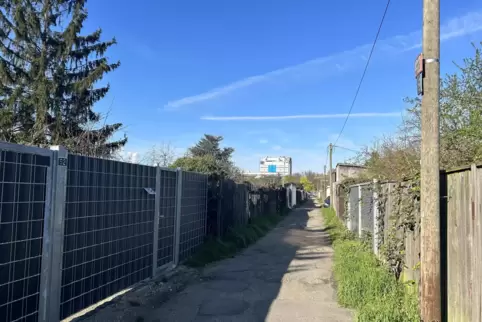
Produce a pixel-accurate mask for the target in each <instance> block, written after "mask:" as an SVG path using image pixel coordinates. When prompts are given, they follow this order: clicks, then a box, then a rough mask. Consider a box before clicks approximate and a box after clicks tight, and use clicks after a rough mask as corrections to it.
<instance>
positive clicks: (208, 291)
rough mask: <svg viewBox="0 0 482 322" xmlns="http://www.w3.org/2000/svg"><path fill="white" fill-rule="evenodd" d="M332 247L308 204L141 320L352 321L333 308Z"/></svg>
mask: <svg viewBox="0 0 482 322" xmlns="http://www.w3.org/2000/svg"><path fill="white" fill-rule="evenodd" d="M331 275H332V248H331V246H330V240H329V237H328V233H327V232H326V230H325V229H324V227H323V224H322V219H321V215H320V210H319V209H317V208H315V206H314V205H313V203H312V202H311V201H308V203H307V206H304V208H300V209H296V210H294V211H293V212H291V214H289V215H288V216H287V217H286V218H285V219H284V220H283V221H282V222H281V223H280V224H279V225H278V226H277V227H276V228H275V229H274V230H273V231H271V232H270V233H269V234H268V235H266V236H265V237H264V238H262V239H261V240H260V241H258V242H257V243H256V244H254V245H252V246H251V247H249V248H247V249H246V250H245V251H243V252H242V253H240V254H239V255H238V256H236V257H235V258H232V259H228V260H224V261H222V262H219V263H217V264H214V265H213V266H211V267H209V268H206V269H205V270H204V272H203V275H202V279H201V281H200V282H199V283H196V284H192V285H190V286H188V287H187V288H186V289H184V290H183V291H182V292H180V293H178V294H176V295H175V296H174V297H173V298H171V299H170V300H169V301H167V302H166V303H164V304H163V305H162V306H161V307H160V308H157V309H147V308H146V310H145V311H144V312H143V319H142V321H146V322H150V321H166V322H174V321H175V322H188V321H189V322H190V321H194V322H198V321H250V322H251V321H253V322H254V321H289V322H292V321H329V322H336V321H340V322H342V321H343V322H344V321H351V320H352V319H351V313H350V311H348V310H345V309H341V308H339V306H338V305H337V303H336V299H335V296H336V295H335V291H334V289H333V287H332V283H331Z"/></svg>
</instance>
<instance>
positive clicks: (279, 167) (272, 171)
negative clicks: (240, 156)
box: [259, 157, 292, 176]
mask: <svg viewBox="0 0 482 322" xmlns="http://www.w3.org/2000/svg"><path fill="white" fill-rule="evenodd" d="M259 173H260V174H261V175H279V176H290V175H291V174H292V162H291V158H290V157H264V158H262V159H261V160H260V161H259Z"/></svg>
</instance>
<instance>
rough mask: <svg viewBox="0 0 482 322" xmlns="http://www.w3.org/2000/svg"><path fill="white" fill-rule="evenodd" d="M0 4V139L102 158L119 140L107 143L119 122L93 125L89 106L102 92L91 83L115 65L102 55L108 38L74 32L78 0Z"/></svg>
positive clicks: (79, 16)
mask: <svg viewBox="0 0 482 322" xmlns="http://www.w3.org/2000/svg"><path fill="white" fill-rule="evenodd" d="M2 3H3V5H2V9H3V10H2V11H0V30H1V32H0V111H1V110H4V111H6V110H8V111H9V112H8V113H9V115H10V116H9V118H10V119H12V121H11V122H2V123H0V126H1V127H2V128H1V129H0V139H2V140H9V141H12V142H16V143H23V144H32V145H40V146H45V145H64V146H66V147H67V148H68V149H69V150H70V151H71V152H73V153H79V154H84V155H93V156H98V157H110V156H111V155H112V154H113V153H115V152H116V151H117V150H119V149H120V148H121V147H122V146H124V145H125V143H126V142H127V139H126V138H125V136H124V138H121V139H119V140H115V141H111V138H112V136H113V135H114V134H115V132H116V131H118V130H120V129H121V128H122V124H113V125H109V124H100V121H101V119H102V115H100V114H98V113H95V112H94V111H93V106H94V104H95V103H97V102H98V101H99V100H101V99H102V98H104V97H105V96H106V95H107V93H108V91H109V86H108V85H106V86H102V87H97V88H96V87H95V85H96V84H97V82H98V81H99V80H101V79H102V78H103V77H104V76H105V74H107V73H109V72H112V71H114V70H115V69H117V68H118V67H119V66H120V63H119V62H109V60H108V59H107V58H105V57H104V54H105V53H106V51H107V50H108V49H109V48H110V47H111V46H112V45H114V44H115V43H116V41H115V39H111V40H108V41H102V40H101V35H102V31H101V29H98V30H96V31H95V32H93V33H91V34H88V35H81V34H80V33H81V31H82V28H83V24H84V22H85V20H86V19H87V10H86V9H85V0H69V1H66V0H49V1H47V0H4V1H3V2H2ZM60 22H62V23H60ZM3 113H7V112H3ZM13 126H15V128H13ZM12 133H13V135H12Z"/></svg>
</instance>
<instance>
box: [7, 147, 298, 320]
mask: <svg viewBox="0 0 482 322" xmlns="http://www.w3.org/2000/svg"><path fill="white" fill-rule="evenodd" d="M290 193H291V192H290ZM298 193H299V192H298ZM287 194H288V190H287V189H285V188H281V189H273V190H253V189H252V188H251V187H250V186H249V185H247V184H236V183H234V182H232V181H229V180H225V181H222V182H219V183H215V182H209V180H208V176H207V175H205V174H201V173H195V172H187V171H181V170H175V169H167V168H160V167H150V166H144V165H139V164H131V163H123V162H118V161H113V160H104V159H97V158H91V157H86V156H79V155H72V154H70V155H69V154H68V152H67V151H66V150H65V149H63V148H61V147H57V148H52V149H51V150H48V149H40V148H35V147H26V146H20V145H15V144H9V143H4V142H0V321H6V322H11V321H49V322H51V321H57V320H59V319H63V318H65V317H68V316H70V315H72V314H75V313H76V312H78V311H80V310H82V309H84V308H86V307H89V306H90V305H92V304H95V303H97V302H98V301H100V300H102V299H105V298H106V297H109V296H111V295H113V294H115V293H117V292H118V291H121V290H123V289H125V288H127V287H129V286H132V285H133V284H135V283H137V282H140V281H142V280H144V279H146V278H149V277H152V276H154V275H155V274H156V273H157V272H158V271H159V269H162V268H167V267H173V266H175V265H177V264H178V263H180V262H181V261H183V260H185V259H187V258H188V257H189V256H191V255H192V254H193V253H194V252H196V250H197V249H198V248H199V247H200V246H201V245H202V244H203V243H204V241H205V237H206V236H207V235H213V236H222V235H224V234H225V233H226V232H227V231H229V230H230V229H232V228H234V227H237V226H242V225H246V224H247V223H248V221H249V219H250V218H252V217H254V216H262V215H265V214H272V213H282V212H283V211H284V210H285V209H286V208H287Z"/></svg>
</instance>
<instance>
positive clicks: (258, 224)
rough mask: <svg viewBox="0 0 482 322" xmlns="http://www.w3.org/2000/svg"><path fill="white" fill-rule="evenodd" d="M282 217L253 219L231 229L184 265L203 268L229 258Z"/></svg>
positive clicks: (209, 242) (271, 216)
mask: <svg viewBox="0 0 482 322" xmlns="http://www.w3.org/2000/svg"><path fill="white" fill-rule="evenodd" d="M284 217H285V216H284V215H278V214H274V215H266V216H259V217H256V218H253V219H252V220H251V222H250V223H249V224H248V225H247V226H244V227H237V228H234V229H232V230H231V231H230V232H229V233H228V234H226V236H224V237H223V238H221V239H216V238H212V239H210V240H208V241H207V242H206V243H204V244H203V246H201V249H200V250H199V251H198V252H196V253H195V254H194V255H193V256H192V257H191V258H189V259H188V260H187V261H186V265H188V266H191V267H203V266H206V265H207V264H210V263H213V262H216V261H219V260H222V259H225V258H230V257H233V256H234V255H236V254H237V253H238V252H239V251H240V250H242V249H245V248H246V247H248V246H249V245H251V244H253V243H255V242H256V241H258V240H259V239H260V238H261V237H263V236H264V235H266V234H267V233H268V232H269V231H270V230H271V229H273V228H274V227H275V226H276V225H277V224H278V223H279V222H280V221H281V220H283V218H284Z"/></svg>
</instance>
